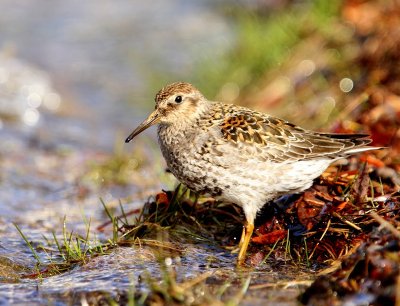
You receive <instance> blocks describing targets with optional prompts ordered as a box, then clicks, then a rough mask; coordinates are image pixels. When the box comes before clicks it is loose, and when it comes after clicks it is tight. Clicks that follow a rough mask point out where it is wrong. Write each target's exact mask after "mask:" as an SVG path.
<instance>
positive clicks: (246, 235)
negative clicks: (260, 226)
mask: <svg viewBox="0 0 400 306" xmlns="http://www.w3.org/2000/svg"><path fill="white" fill-rule="evenodd" d="M253 230H254V224H253V223H246V225H245V226H244V228H243V232H242V237H241V238H240V242H239V248H240V250H239V256H238V259H237V265H238V266H241V265H243V264H244V261H245V259H246V252H247V247H248V246H249V243H250V239H251V235H252V234H253Z"/></svg>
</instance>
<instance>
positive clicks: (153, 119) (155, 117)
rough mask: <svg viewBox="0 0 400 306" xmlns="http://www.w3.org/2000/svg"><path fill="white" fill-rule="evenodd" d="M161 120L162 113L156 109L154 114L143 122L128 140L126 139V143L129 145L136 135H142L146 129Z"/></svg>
mask: <svg viewBox="0 0 400 306" xmlns="http://www.w3.org/2000/svg"><path fill="white" fill-rule="evenodd" d="M159 120H160V113H159V112H158V110H157V109H156V110H155V111H154V112H152V113H151V114H150V115H149V117H147V119H146V120H145V121H143V122H142V123H141V124H140V125H139V126H138V127H137V128H136V129H135V130H134V131H133V132H132V133H131V134H130V135H129V136H128V138H126V139H125V142H126V143H128V142H130V141H131V140H132V139H133V138H134V137H135V136H136V135H138V134H140V133H141V132H143V131H144V130H145V129H147V128H148V127H151V126H152V125H154V124H156V123H157V122H158V121H159Z"/></svg>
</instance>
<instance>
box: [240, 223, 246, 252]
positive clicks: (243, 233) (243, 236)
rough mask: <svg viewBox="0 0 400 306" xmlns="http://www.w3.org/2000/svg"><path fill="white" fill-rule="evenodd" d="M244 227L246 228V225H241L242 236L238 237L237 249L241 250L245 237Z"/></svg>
mask: <svg viewBox="0 0 400 306" xmlns="http://www.w3.org/2000/svg"><path fill="white" fill-rule="evenodd" d="M246 226H247V223H246V224H245V225H243V230H242V236H240V241H239V249H241V248H242V245H243V243H244V239H245V237H246Z"/></svg>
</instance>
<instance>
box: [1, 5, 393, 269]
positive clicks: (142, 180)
mask: <svg viewBox="0 0 400 306" xmlns="http://www.w3.org/2000/svg"><path fill="white" fill-rule="evenodd" d="M0 11H1V12H2V13H1V14H0V135H1V138H0V140H1V146H0V235H1V236H2V237H3V238H2V241H1V243H2V245H3V246H5V245H7V247H5V248H4V249H1V251H0V254H3V255H2V256H4V257H5V258H9V254H10V249H9V246H13V251H12V252H13V258H14V259H13V260H14V261H18V258H20V259H21V260H22V261H23V259H24V258H25V257H26V256H27V254H30V253H29V252H28V253H26V246H25V245H24V244H23V242H22V241H21V238H20V237H19V235H18V233H17V232H16V231H15V228H14V227H13V226H12V222H16V223H18V224H20V226H21V228H23V229H25V230H28V231H29V232H30V234H31V235H32V236H31V237H39V236H41V235H42V234H43V233H48V232H49V231H50V230H55V231H58V230H61V228H60V229H59V228H58V227H61V226H60V222H62V220H63V218H64V217H66V220H67V222H68V224H69V226H71V227H72V228H74V229H76V230H78V231H79V230H82V229H84V227H85V222H84V221H83V219H84V218H85V217H87V218H91V219H92V220H93V223H94V224H96V222H97V224H98V223H101V222H102V220H104V212H103V210H102V207H101V205H100V204H99V198H100V197H101V198H103V199H104V200H105V201H106V202H107V203H108V204H109V205H110V206H113V205H114V206H115V207H116V206H118V202H119V201H121V202H122V203H123V204H127V203H129V205H131V206H130V208H132V207H135V205H136V206H137V207H139V206H140V205H141V204H142V203H143V200H144V199H147V198H148V197H149V196H150V195H152V194H154V192H157V191H159V190H160V189H161V188H172V187H173V186H174V184H175V180H174V179H173V178H171V177H170V176H169V175H168V174H165V173H164V162H163V160H162V158H161V154H160V152H159V150H158V147H157V143H156V138H155V134H156V133H155V129H154V128H153V129H150V130H149V131H146V133H144V134H143V135H141V136H140V137H139V138H138V139H135V142H133V143H132V144H129V145H125V144H124V139H125V138H126V136H127V135H128V134H129V133H130V132H131V130H132V128H134V127H135V126H136V125H137V124H138V123H139V122H140V121H142V120H143V119H144V118H145V117H146V115H147V114H148V113H149V112H150V111H151V110H152V109H153V108H154V95H155V93H156V92H157V91H158V90H159V89H160V88H161V87H163V86H164V85H166V84H167V83H170V82H175V81H186V82H191V83H193V84H194V85H195V86H196V87H197V88H198V89H200V90H201V91H202V92H203V93H204V94H205V95H206V96H207V97H208V98H209V99H214V100H219V101H223V102H227V103H237V104H240V105H246V106H249V107H252V108H255V109H257V110H260V111H264V112H268V113H270V114H272V115H276V116H280V117H283V118H285V119H287V120H290V121H292V122H294V123H296V124H299V125H302V126H304V127H307V128H313V129H320V130H324V131H335V132H351V131H357V132H368V133H371V134H372V135H373V137H374V141H375V144H377V145H390V146H393V147H398V146H399V144H398V142H394V141H393V139H395V138H396V136H398V126H399V114H400V98H399V95H400V85H399V84H400V82H399V73H400V68H399V67H400V66H399V65H398V63H399V59H400V44H399V42H400V14H399V5H398V4H397V1H383V0H382V1H379V0H378V1H361V0H344V1H324V0H314V1H300V0H298V1H296V0H284V1H280V0H237V1H228V0H218V1H216V0H204V1H188V0H169V1H153V2H150V1H147V2H146V1H128V0H117V1H107V0H97V1H78V0H71V1H46V0H21V1H12V0H1V1H0ZM392 162H393V161H392ZM393 163H394V164H396V163H397V164H396V165H397V166H396V167H398V161H396V162H393ZM10 273H13V272H12V271H11V272H10Z"/></svg>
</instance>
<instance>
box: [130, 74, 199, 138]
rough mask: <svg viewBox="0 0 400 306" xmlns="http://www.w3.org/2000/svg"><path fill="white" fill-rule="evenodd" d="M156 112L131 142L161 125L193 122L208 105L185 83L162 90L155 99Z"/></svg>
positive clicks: (175, 84)
mask: <svg viewBox="0 0 400 306" xmlns="http://www.w3.org/2000/svg"><path fill="white" fill-rule="evenodd" d="M155 102H156V107H155V110H154V111H153V112H152V113H151V114H150V115H149V116H148V117H147V119H146V120H144V121H143V122H142V123H141V124H140V125H139V126H138V127H137V128H136V129H135V130H134V131H133V132H132V133H131V134H130V135H129V136H128V138H126V140H125V142H130V141H131V140H132V139H133V138H134V137H135V136H137V135H138V134H140V133H141V132H143V131H144V130H145V129H147V128H148V127H150V126H152V125H154V124H157V123H161V124H166V125H169V124H180V123H185V122H191V121H193V120H195V119H196V118H197V116H198V115H199V113H201V112H202V110H203V109H204V108H205V107H206V105H207V100H206V99H205V98H204V96H203V95H202V94H201V93H200V91H199V90H197V89H196V88H195V87H194V86H193V85H191V84H189V83H184V82H177V83H172V84H170V85H167V86H165V87H164V88H163V89H161V90H160V91H159V92H158V93H157V94H156V97H155Z"/></svg>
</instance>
